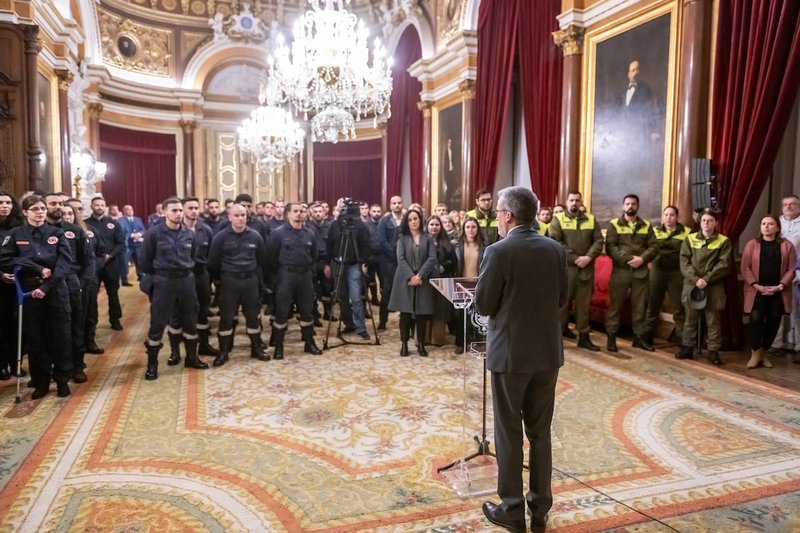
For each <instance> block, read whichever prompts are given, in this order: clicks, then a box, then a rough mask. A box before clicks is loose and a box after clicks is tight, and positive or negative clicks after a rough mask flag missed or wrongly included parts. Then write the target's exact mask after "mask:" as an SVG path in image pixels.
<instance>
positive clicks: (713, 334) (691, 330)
mask: <svg viewBox="0 0 800 533" xmlns="http://www.w3.org/2000/svg"><path fill="white" fill-rule="evenodd" d="M710 304H711V301H710V300H709V301H708V302H707V303H706V308H705V309H701V310H699V311H698V310H697V309H695V308H694V307H692V306H691V305H685V306H684V307H685V309H686V323H685V324H684V325H683V345H684V346H694V345H695V344H697V331H698V326H699V322H700V317H701V316H703V315H704V316H705V317H706V329H707V330H708V338H707V339H706V346H708V351H710V352H718V351H719V349H720V348H721V347H722V323H721V322H720V319H719V314H720V313H719V310H718V309H714V306H713V305H710Z"/></svg>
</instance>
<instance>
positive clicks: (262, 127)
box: [236, 82, 305, 172]
mask: <svg viewBox="0 0 800 533" xmlns="http://www.w3.org/2000/svg"><path fill="white" fill-rule="evenodd" d="M271 87H272V84H271V83H268V82H262V83H261V89H260V91H259V97H258V100H259V103H260V105H259V106H258V107H257V108H256V109H254V110H253V111H252V112H251V113H250V118H247V119H245V121H244V122H243V123H242V125H241V126H240V127H239V129H238V130H237V131H236V133H237V137H238V141H239V149H240V150H242V151H244V152H248V153H250V154H251V156H252V157H253V158H254V159H255V160H256V161H258V163H259V164H260V165H261V168H264V169H266V170H268V171H269V172H273V171H275V170H279V169H281V168H283V166H284V165H285V164H286V163H288V162H289V161H290V160H291V159H292V158H293V157H294V156H295V155H296V154H298V153H300V151H301V150H302V149H303V145H304V137H305V133H304V132H303V130H302V129H301V128H300V126H299V125H298V124H297V123H296V122H295V121H294V119H293V118H292V114H291V113H290V112H289V111H287V110H285V109H283V108H281V107H279V106H277V105H275V99H274V98H275V94H276V93H275V90H274V89H272V88H271Z"/></svg>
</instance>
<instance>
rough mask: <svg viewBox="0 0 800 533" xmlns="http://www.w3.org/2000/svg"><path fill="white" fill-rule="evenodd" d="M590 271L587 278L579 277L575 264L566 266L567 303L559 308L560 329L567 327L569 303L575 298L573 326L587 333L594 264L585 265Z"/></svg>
mask: <svg viewBox="0 0 800 533" xmlns="http://www.w3.org/2000/svg"><path fill="white" fill-rule="evenodd" d="M586 268H587V269H589V270H590V271H591V275H590V276H589V279H581V278H579V277H578V272H579V271H580V270H581V269H579V268H578V267H576V266H569V267H567V282H568V289H567V303H566V305H565V306H564V307H563V308H562V309H561V329H562V330H563V329H567V322H568V321H569V304H570V303H572V301H573V300H575V327H576V329H577V330H578V333H589V332H591V330H592V329H591V328H590V327H589V304H590V303H591V301H592V290H593V289H594V265H593V264H591V263H590V264H589V265H588V266H587V267H586Z"/></svg>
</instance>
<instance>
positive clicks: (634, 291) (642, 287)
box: [606, 217, 658, 337]
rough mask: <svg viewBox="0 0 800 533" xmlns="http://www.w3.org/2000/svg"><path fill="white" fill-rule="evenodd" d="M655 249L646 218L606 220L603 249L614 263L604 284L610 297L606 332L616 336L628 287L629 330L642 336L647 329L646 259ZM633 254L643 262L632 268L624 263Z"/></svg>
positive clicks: (647, 287)
mask: <svg viewBox="0 0 800 533" xmlns="http://www.w3.org/2000/svg"><path fill="white" fill-rule="evenodd" d="M657 252H658V242H657V241H656V237H655V235H654V234H653V228H652V226H651V225H650V222H647V221H646V220H642V219H641V218H639V217H636V220H634V221H633V222H628V221H627V220H625V218H624V217H620V218H614V219H612V220H611V222H609V224H608V231H607V232H606V253H608V255H609V256H610V257H611V260H612V261H613V265H614V266H613V268H612V269H611V281H610V282H609V285H608V292H609V296H610V300H611V301H610V302H609V306H608V314H606V333H608V335H609V336H616V334H617V332H618V331H619V322H620V320H619V315H620V310H621V309H622V304H623V303H625V299H626V298H627V296H628V291H630V293H631V308H632V315H633V317H632V318H633V334H634V335H636V336H637V337H643V336H644V335H645V334H646V333H647V323H646V318H647V293H648V289H649V286H648V275H649V273H650V269H649V268H648V267H647V263H649V262H650V261H652V260H653V259H654V258H655V256H656V253H657ZM637 255H638V256H639V257H641V258H642V259H643V260H644V262H643V263H642V265H641V266H640V267H639V268H636V269H634V268H631V267H630V266H628V261H630V260H631V259H633V257H634V256H637Z"/></svg>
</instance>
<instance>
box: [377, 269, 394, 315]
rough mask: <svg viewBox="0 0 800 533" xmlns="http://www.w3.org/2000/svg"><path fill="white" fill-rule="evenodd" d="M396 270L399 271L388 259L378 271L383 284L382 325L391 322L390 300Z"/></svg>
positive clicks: (380, 313)
mask: <svg viewBox="0 0 800 533" xmlns="http://www.w3.org/2000/svg"><path fill="white" fill-rule="evenodd" d="M395 270H397V264H396V263H395V262H394V261H392V260H391V259H388V258H384V259H383V261H381V263H380V266H379V269H378V275H379V276H380V282H381V308H380V312H379V319H380V323H381V324H386V321H387V320H389V298H391V296H392V283H394V272H395Z"/></svg>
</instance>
